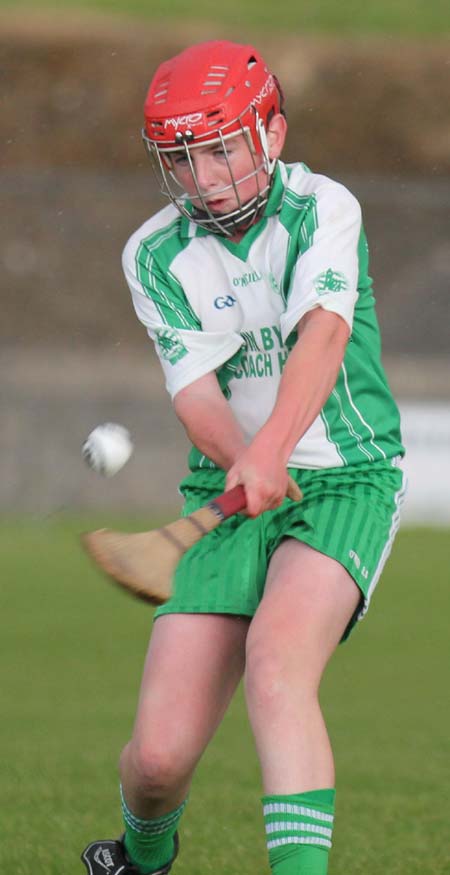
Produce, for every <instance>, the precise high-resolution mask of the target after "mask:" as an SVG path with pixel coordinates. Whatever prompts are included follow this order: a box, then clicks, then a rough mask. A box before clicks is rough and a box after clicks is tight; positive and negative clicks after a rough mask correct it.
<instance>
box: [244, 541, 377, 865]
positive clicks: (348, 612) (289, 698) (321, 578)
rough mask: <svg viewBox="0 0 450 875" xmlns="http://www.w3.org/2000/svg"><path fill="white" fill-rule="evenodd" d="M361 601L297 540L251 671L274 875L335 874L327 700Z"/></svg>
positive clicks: (277, 562) (288, 549) (257, 631)
mask: <svg viewBox="0 0 450 875" xmlns="http://www.w3.org/2000/svg"><path fill="white" fill-rule="evenodd" d="M359 600H360V592H359V590H358V588H357V586H356V584H355V583H354V581H353V580H352V578H351V577H350V575H349V574H348V572H347V571H346V570H345V569H344V568H343V566H342V565H340V563H338V562H337V561H336V560H335V559H332V558H330V557H328V556H325V555H324V554H322V553H319V552H318V551H317V550H314V549H313V548H311V547H309V546H308V545H307V544H303V543H301V542H299V541H296V540H294V539H292V538H289V539H287V540H286V541H284V542H283V543H282V544H281V545H280V546H279V547H278V549H277V550H276V551H275V553H274V555H273V557H272V561H271V564H270V567H269V573H268V578H267V585H266V590H265V594H264V598H263V599H262V602H261V604H260V606H259V608H258V610H257V612H256V614H255V617H254V618H253V620H252V623H251V625H250V629H249V633H248V636H247V667H246V696H247V704H248V710H249V717H250V721H251V725H252V729H253V733H254V736H255V741H256V747H257V751H258V755H259V759H260V763H261V769H262V775H263V784H264V793H265V800H264V810H265V821H266V831H267V844H268V848H269V856H270V860H271V864H272V866H273V871H274V875H291V873H296V875H297V873H298V875H300V873H303V872H307V873H308V875H316V873H317V875H319V873H320V875H323V873H325V872H326V871H327V856H328V854H327V851H328V848H329V847H330V845H331V831H332V823H333V810H334V789H333V788H334V765H333V756H332V751H331V746H330V742H329V738H328V734H327V730H326V727H325V723H324V719H323V716H322V712H321V709H320V705H319V699H318V690H319V685H320V680H321V677H322V674H323V671H324V668H325V666H326V664H327V662H328V660H329V658H330V656H331V654H332V653H333V651H334V650H335V648H336V646H337V645H338V643H339V641H340V640H341V638H342V635H343V634H344V631H345V629H346V627H347V624H348V623H349V621H350V619H351V617H352V615H353V614H354V612H355V609H356V608H357V605H358V602H359Z"/></svg>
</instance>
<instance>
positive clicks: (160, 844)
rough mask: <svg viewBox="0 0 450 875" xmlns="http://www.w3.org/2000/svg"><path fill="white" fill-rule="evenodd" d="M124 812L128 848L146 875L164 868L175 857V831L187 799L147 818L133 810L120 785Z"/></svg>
mask: <svg viewBox="0 0 450 875" xmlns="http://www.w3.org/2000/svg"><path fill="white" fill-rule="evenodd" d="M120 796H121V800H122V815H123V819H124V823H125V849H126V852H127V854H128V856H129V858H130V860H131V862H132V863H133V864H134V866H136V867H137V868H138V869H139V871H140V872H141V873H142V875H150V873H151V872H155V870H156V869H160V868H161V866H164V865H165V864H166V863H168V862H169V860H171V859H172V857H173V848H174V835H175V832H176V829H177V826H178V822H179V820H180V818H181V815H182V814H183V811H184V809H185V807H186V803H187V799H185V801H184V802H182V803H181V805H180V806H179V807H178V808H176V809H175V811H170V812H169V813H168V814H163V815H162V817H155V818H153V819H152V820H143V819H142V818H140V817H135V815H134V814H133V813H132V812H131V811H130V809H129V808H128V805H127V803H126V801H125V799H124V795H123V791H122V787H121V788H120Z"/></svg>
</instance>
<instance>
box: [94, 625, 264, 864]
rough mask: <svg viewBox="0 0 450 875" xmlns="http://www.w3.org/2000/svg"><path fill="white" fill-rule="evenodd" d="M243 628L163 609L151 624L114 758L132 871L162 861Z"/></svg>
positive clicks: (233, 672) (224, 696) (239, 658)
mask: <svg viewBox="0 0 450 875" xmlns="http://www.w3.org/2000/svg"><path fill="white" fill-rule="evenodd" d="M247 629H248V622H247V621H246V620H243V619H241V618H239V617H234V616H225V615H220V614H216V615H214V614H197V615H194V614H167V615H164V616H161V617H159V618H158V619H157V620H156V622H155V624H154V629H153V634H152V637H151V641H150V646H149V650H148V655H147V659H146V663H145V667H144V674H143V679H142V685H141V691H140V697H139V704H138V709H137V715H136V721H135V725H134V729H133V734H132V738H131V741H130V742H129V743H128V744H127V746H126V747H125V749H124V751H123V753H122V756H121V761H120V773H121V782H122V794H123V813H124V820H125V840H124V844H125V849H126V852H127V856H128V859H129V861H130V862H131V863H133V864H134V865H135V866H137V867H138V868H137V871H138V872H143V873H145V872H149V873H150V872H159V871H168V870H166V869H165V866H166V864H168V865H169V867H170V861H171V860H172V859H173V857H174V838H175V834H176V829H177V825H178V822H179V820H180V817H181V814H182V812H183V808H184V805H185V800H186V797H187V794H188V791H189V786H190V782H191V778H192V774H193V772H194V769H195V766H196V764H197V762H198V760H199V759H200V757H201V754H202V753H203V751H204V749H205V747H206V745H207V744H208V742H209V741H210V739H211V737H212V736H213V734H214V732H215V730H216V729H217V727H218V725H219V723H220V721H221V719H222V717H223V715H224V713H225V710H226V708H227V706H228V704H229V702H230V699H231V697H232V695H233V693H234V691H235V689H236V686H237V684H238V683H239V680H240V678H241V676H242V672H243V668H244V654H245V638H246V634H247ZM92 871H93V872H94V875H96V871H95V869H93V870H92ZM98 871H99V873H100V869H99V870H98ZM125 871H126V870H125ZM131 871H133V870H131Z"/></svg>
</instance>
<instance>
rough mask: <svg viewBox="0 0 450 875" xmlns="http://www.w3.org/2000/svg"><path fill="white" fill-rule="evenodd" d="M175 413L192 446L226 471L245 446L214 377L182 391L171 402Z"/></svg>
mask: <svg viewBox="0 0 450 875" xmlns="http://www.w3.org/2000/svg"><path fill="white" fill-rule="evenodd" d="M174 409H175V413H176V414H177V416H178V418H179V420H180V421H181V422H182V424H183V425H184V428H185V429H186V432H187V435H188V437H189V439H190V440H191V441H192V443H193V444H194V446H196V447H197V448H198V449H199V450H200V451H201V452H202V453H204V454H205V456H207V458H208V459H212V461H213V462H215V463H216V465H218V466H219V467H220V468H223V470H224V471H228V469H229V468H231V466H232V465H233V464H234V462H236V460H237V459H238V458H239V457H240V456H241V455H242V453H243V451H244V450H245V447H246V444H245V440H244V436H243V433H242V429H241V427H240V426H239V424H238V422H237V420H236V419H235V417H234V414H233V412H232V410H231V408H230V406H229V404H228V402H227V401H226V399H225V398H224V396H223V394H222V392H221V390H220V387H219V383H218V381H217V377H216V375H215V373H210V374H205V375H204V376H203V377H200V379H198V380H195V382H193V383H191V384H190V385H189V386H186V387H185V388H184V389H181V391H180V392H178V394H177V395H176V396H175V398H174Z"/></svg>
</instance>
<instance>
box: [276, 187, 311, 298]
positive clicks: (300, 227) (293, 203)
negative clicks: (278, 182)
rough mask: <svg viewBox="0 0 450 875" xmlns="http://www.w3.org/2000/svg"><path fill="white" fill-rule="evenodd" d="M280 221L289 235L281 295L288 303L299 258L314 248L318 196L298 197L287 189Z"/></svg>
mask: <svg viewBox="0 0 450 875" xmlns="http://www.w3.org/2000/svg"><path fill="white" fill-rule="evenodd" d="M279 221H280V224H281V225H283V227H284V228H285V229H286V231H287V232H288V234H289V244H288V251H287V255H286V266H285V270H284V274H283V279H282V285H281V294H282V297H283V300H284V302H285V303H286V302H287V299H288V297H289V291H290V286H291V277H292V272H293V270H294V268H295V266H296V264H297V261H298V256H299V254H301V255H303V253H305V252H307V250H308V249H309V248H310V247H311V246H312V243H313V239H314V234H315V232H316V230H317V228H318V218H317V201H316V196H315V195H298V194H296V193H295V191H293V190H292V189H290V188H288V189H286V194H285V196H284V199H283V206H282V208H281V212H280V214H279Z"/></svg>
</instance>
